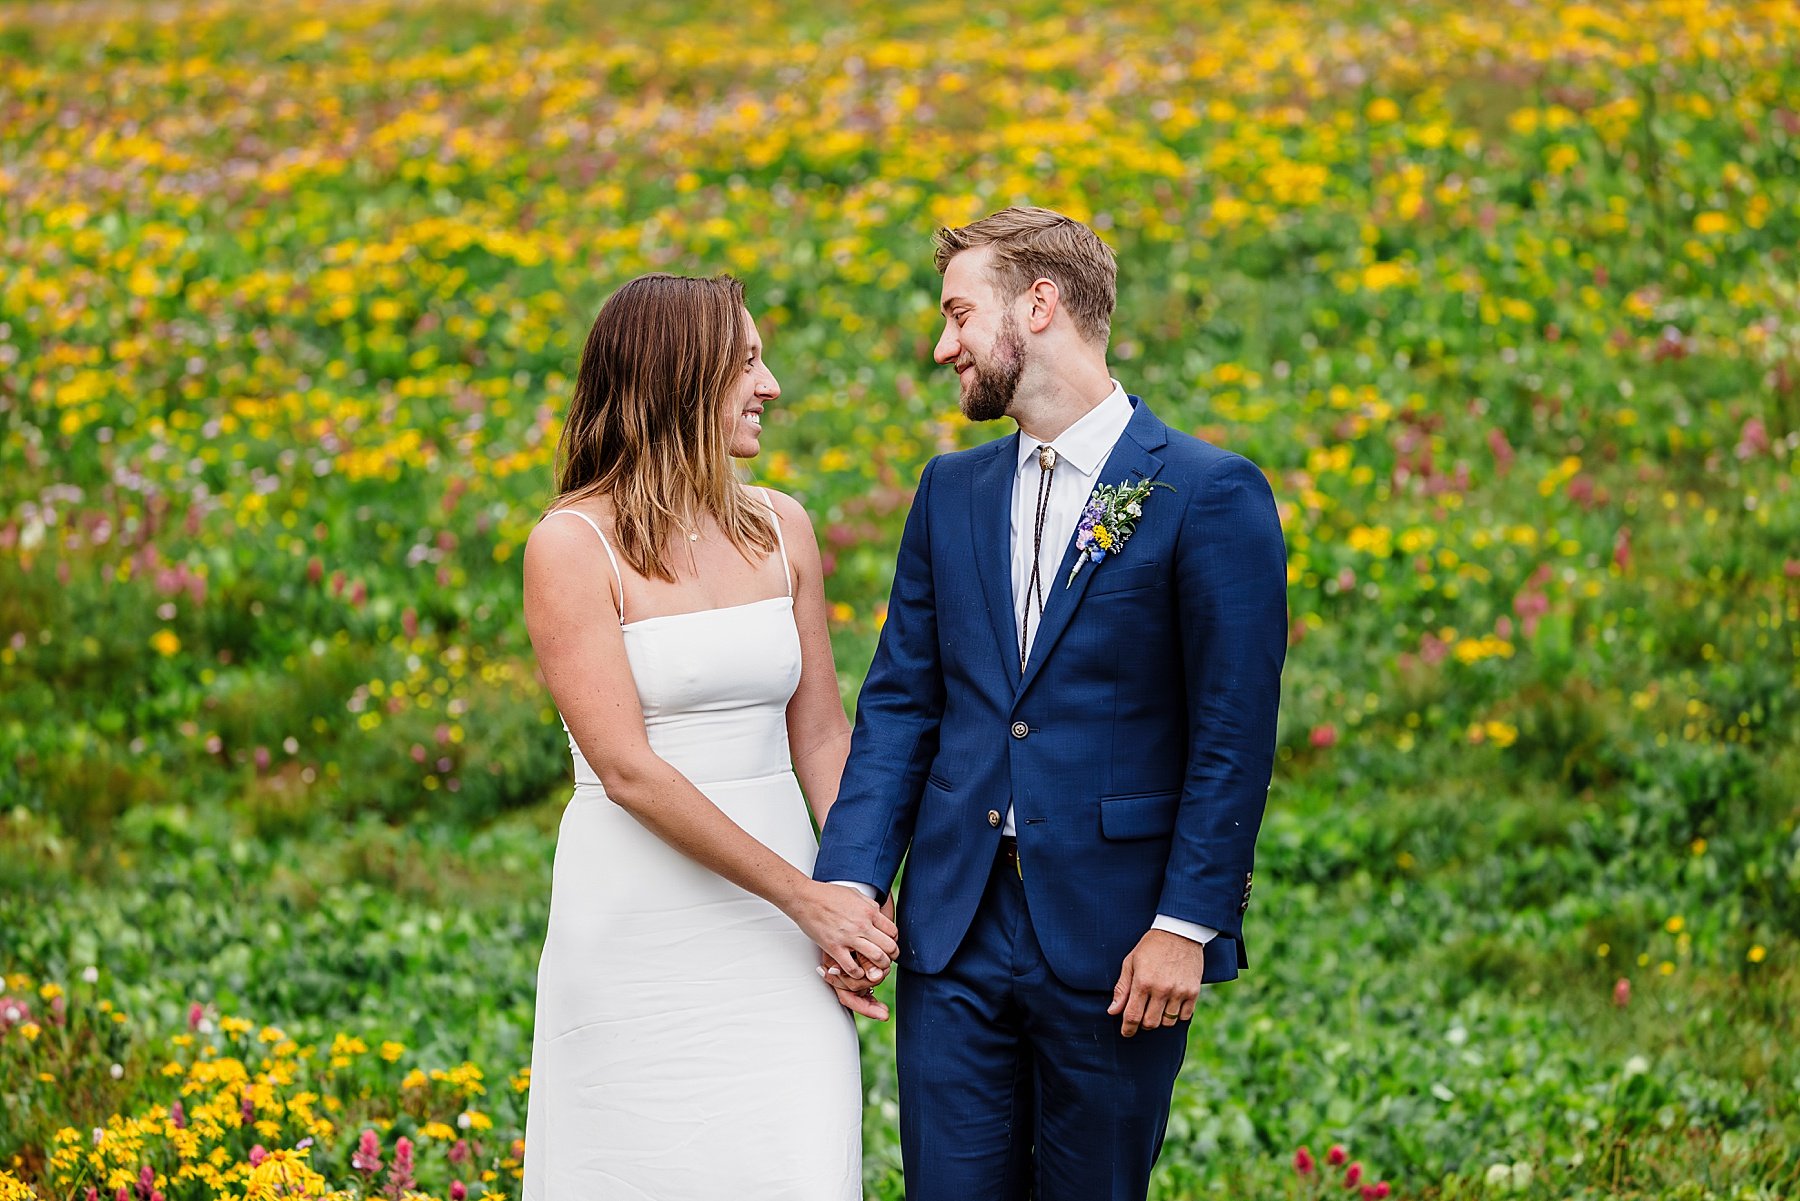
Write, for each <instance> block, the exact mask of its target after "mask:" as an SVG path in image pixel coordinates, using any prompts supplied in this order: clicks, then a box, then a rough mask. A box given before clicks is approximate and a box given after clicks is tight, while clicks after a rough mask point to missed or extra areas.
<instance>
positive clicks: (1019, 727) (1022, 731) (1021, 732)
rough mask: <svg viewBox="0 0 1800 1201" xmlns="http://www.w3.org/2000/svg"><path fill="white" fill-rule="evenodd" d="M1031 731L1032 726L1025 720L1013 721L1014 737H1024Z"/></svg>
mask: <svg viewBox="0 0 1800 1201" xmlns="http://www.w3.org/2000/svg"><path fill="white" fill-rule="evenodd" d="M1029 733H1031V727H1030V726H1028V725H1026V724H1025V723H1024V722H1022V721H1015V722H1014V723H1013V727H1012V736H1013V737H1014V738H1023V737H1025V735H1027V734H1029Z"/></svg>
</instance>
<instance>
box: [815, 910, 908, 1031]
mask: <svg viewBox="0 0 1800 1201" xmlns="http://www.w3.org/2000/svg"><path fill="white" fill-rule="evenodd" d="M881 913H882V916H884V917H886V918H887V919H888V921H890V922H892V921H893V920H894V896H893V894H892V893H889V894H888V898H887V901H886V902H885V903H883V905H882V906H881ZM896 929H898V927H896ZM863 966H864V968H865V970H864V971H863V974H862V975H861V976H851V975H847V974H846V973H845V972H844V971H843V970H842V969H841V968H840V967H839V966H838V965H837V963H836V962H834V961H833V959H832V957H831V952H829V951H821V952H819V976H820V978H821V979H823V980H824V981H825V983H827V984H829V985H831V989H832V993H833V994H834V995H835V996H836V997H837V1001H838V1004H839V1005H842V1006H843V1007H844V1008H845V1009H848V1010H849V1011H850V1012H851V1013H859V1014H861V1015H862V1016H863V1017H866V1018H873V1019H874V1020H875V1021H878V1022H885V1021H887V1020H888V1007H887V1005H886V1004H884V1003H883V1002H882V1001H880V1000H878V999H877V998H876V996H875V986H876V985H877V984H879V983H881V981H882V979H883V978H884V977H885V976H886V972H885V970H884V969H883V968H881V967H879V966H876V965H873V964H868V965H863Z"/></svg>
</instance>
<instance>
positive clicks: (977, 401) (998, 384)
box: [962, 313, 1025, 421]
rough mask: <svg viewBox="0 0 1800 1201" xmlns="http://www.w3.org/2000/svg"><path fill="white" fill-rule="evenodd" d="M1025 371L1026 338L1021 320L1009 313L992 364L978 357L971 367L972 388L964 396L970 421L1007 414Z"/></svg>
mask: <svg viewBox="0 0 1800 1201" xmlns="http://www.w3.org/2000/svg"><path fill="white" fill-rule="evenodd" d="M1024 371H1025V339H1023V338H1021V337H1020V336H1019V326H1018V323H1017V322H1015V321H1014V320H1013V318H1012V314H1011V313H1008V314H1007V315H1006V317H1005V319H1004V320H1002V321H1001V323H1000V335H999V337H998V338H996V339H995V340H994V357H993V362H992V364H991V365H989V364H983V363H981V362H979V361H978V362H976V363H975V364H974V366H973V367H971V368H970V369H969V376H970V382H969V389H968V391H967V392H965V393H964V394H963V396H962V412H963V416H964V417H967V418H968V419H969V420H970V421H998V420H1000V418H1002V417H1004V416H1006V411H1007V410H1008V409H1010V408H1011V407H1012V402H1013V395H1014V394H1015V393H1017V392H1018V390H1019V376H1020V375H1022V374H1023V373H1024Z"/></svg>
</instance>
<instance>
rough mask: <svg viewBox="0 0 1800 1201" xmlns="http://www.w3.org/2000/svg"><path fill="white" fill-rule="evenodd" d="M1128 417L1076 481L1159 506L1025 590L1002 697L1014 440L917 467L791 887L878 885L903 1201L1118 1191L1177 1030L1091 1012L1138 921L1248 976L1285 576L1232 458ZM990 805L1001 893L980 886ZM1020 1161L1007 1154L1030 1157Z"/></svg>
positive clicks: (1141, 930)
mask: <svg viewBox="0 0 1800 1201" xmlns="http://www.w3.org/2000/svg"><path fill="white" fill-rule="evenodd" d="M1133 403H1134V405H1135V406H1136V411H1135V412H1134V413H1133V414H1132V416H1131V420H1130V422H1129V424H1128V425H1127V426H1126V429H1125V433H1124V435H1123V436H1122V437H1121V438H1120V439H1119V441H1118V443H1117V444H1116V445H1115V446H1114V448H1113V450H1112V453H1111V455H1110V456H1109V457H1108V459H1107V461H1106V465H1105V467H1104V469H1103V470H1102V472H1101V477H1100V478H1101V481H1102V482H1103V483H1108V484H1116V483H1120V482H1122V481H1128V480H1134V479H1147V480H1155V481H1157V482H1159V483H1164V484H1169V485H1171V486H1172V487H1173V489H1174V491H1168V490H1165V489H1156V490H1154V491H1152V492H1151V493H1150V495H1149V497H1148V498H1147V499H1146V500H1145V501H1144V502H1143V516H1142V517H1141V518H1140V519H1139V521H1138V524H1137V529H1136V532H1135V533H1134V534H1133V536H1132V537H1131V539H1130V541H1128V542H1127V543H1126V544H1125V546H1124V548H1123V549H1122V550H1121V551H1120V552H1119V553H1118V554H1116V555H1111V556H1108V557H1107V558H1106V559H1105V560H1104V561H1102V562H1101V563H1099V564H1092V563H1090V564H1088V565H1086V566H1085V567H1083V568H1082V570H1081V573H1080V574H1079V575H1078V576H1077V577H1076V578H1075V582H1074V584H1073V585H1072V586H1068V587H1065V586H1064V581H1066V580H1067V579H1068V576H1069V570H1070V567H1071V566H1072V565H1073V563H1074V558H1075V552H1074V547H1073V544H1072V542H1071V545H1070V547H1069V548H1068V550H1067V552H1066V553H1065V554H1064V557H1063V561H1062V565H1061V567H1060V569H1059V570H1058V571H1057V573H1056V574H1055V575H1054V576H1053V577H1052V578H1051V581H1050V595H1049V597H1048V600H1047V606H1046V608H1045V610H1044V614H1043V620H1042V625H1041V626H1040V627H1039V630H1038V633H1037V636H1036V640H1035V642H1034V643H1033V645H1032V650H1031V655H1030V659H1029V662H1028V663H1027V666H1026V668H1025V671H1024V673H1023V675H1021V674H1020V671H1019V660H1018V646H1019V635H1018V630H1017V628H1016V619H1015V617H1014V614H1015V612H1016V606H1015V605H1014V603H1013V597H1012V585H1011V554H1012V550H1011V546H1010V534H1009V524H1010V511H1011V510H1010V507H1011V502H1012V488H1013V480H1014V475H1015V470H1016V466H1017V435H1014V436H1013V437H1009V438H1002V439H998V440H996V441H994V442H991V443H988V444H987V445H984V446H981V447H977V448H975V449H973V450H968V451H962V452H959V453H956V454H950V455H944V456H940V457H939V458H936V459H934V460H932V461H931V462H930V463H928V464H927V465H926V468H925V471H924V474H923V476H922V477H921V478H920V480H919V488H918V493H917V496H916V497H915V499H914V501H913V506H912V510H911V513H910V514H909V515H908V517H907V522H906V529H905V532H904V534H903V535H902V537H901V542H900V552H899V558H898V562H897V564H896V567H895V573H894V585H893V592H892V595H891V599H890V601H889V604H888V616H887V622H886V625H885V626H884V627H883V629H882V634H881V641H880V645H879V647H878V648H877V650H876V653H875V660H874V663H873V664H872V665H871V667H870V669H869V674H868V677H867V679H866V681H865V683H864V685H863V689H862V693H861V695H860V697H859V699H858V702H857V716H856V730H855V735H854V739H853V742H852V745H851V750H850V758H849V762H848V764H847V765H846V767H845V771H844V777H843V783H842V786H841V788H840V789H839V792H838V798H837V802H836V804H835V806H834V807H833V808H832V810H831V814H830V818H829V820H828V821H827V823H826V825H825V829H824V832H823V836H822V840H821V845H820V848H819V856H818V861H817V865H816V867H815V870H814V875H815V877H816V878H818V879H821V880H856V881H862V882H865V883H867V884H870V885H872V886H874V887H875V888H876V890H877V891H885V890H886V889H888V888H889V887H890V886H891V885H892V883H893V880H894V877H895V875H896V873H897V872H898V871H899V868H900V864H901V860H902V858H904V859H905V861H906V879H905V884H904V887H903V888H902V889H901V891H900V912H899V924H900V943H901V950H900V967H901V972H900V984H899V988H900V994H899V997H898V1006H897V1008H898V1013H897V1018H898V1022H899V1028H898V1033H899V1038H900V1087H901V1133H902V1142H903V1148H904V1150H905V1153H906V1172H907V1186H908V1196H909V1197H911V1198H913V1201H934V1199H936V1198H940V1197H941V1198H945V1199H946V1201H948V1199H949V1198H953V1197H954V1198H963V1197H983V1198H987V1197H1021V1198H1022V1197H1024V1196H1025V1195H1026V1192H1025V1190H1026V1189H1027V1188H1035V1195H1036V1196H1037V1198H1038V1199H1039V1201H1054V1199H1056V1198H1061V1197H1067V1198H1070V1199H1071V1201H1074V1199H1075V1198H1081V1199H1082V1201H1092V1199H1093V1198H1097V1197H1116V1198H1127V1197H1139V1198H1141V1197H1142V1196H1143V1193H1144V1189H1145V1188H1146V1187H1147V1182H1148V1178H1149V1171H1150V1167H1151V1165H1152V1164H1153V1163H1154V1161H1155V1158H1156V1155H1157V1153H1158V1150H1159V1148H1160V1145H1161V1137H1162V1130H1163V1125H1164V1123H1165V1122H1166V1119H1167V1110H1168V1102H1169V1095H1170V1090H1171V1089H1172V1087H1173V1082H1174V1077H1175V1073H1176V1071H1178V1070H1179V1067H1180V1062H1181V1056H1182V1053H1183V1052H1184V1050H1185V1045H1186V1042H1185V1038H1186V1032H1185V1027H1182V1026H1174V1027H1164V1028H1162V1029H1158V1030H1154V1031H1144V1032H1141V1033H1140V1034H1138V1035H1137V1036H1136V1037H1135V1038H1133V1039H1130V1040H1126V1039H1123V1038H1121V1037H1120V1036H1119V1033H1118V1026H1119V1019H1118V1018H1116V1017H1109V1016H1108V1015H1107V1014H1106V1006H1107V1003H1108V1001H1109V1000H1110V994H1111V990H1112V988H1113V985H1114V983H1115V982H1116V981H1117V979H1118V976H1119V970H1120V966H1121V964H1122V963H1123V961H1124V959H1125V957H1126V955H1127V954H1129V953H1130V952H1131V950H1132V948H1133V947H1135V946H1136V945H1137V943H1138V941H1139V940H1140V939H1141V938H1142V937H1143V936H1144V934H1145V932H1146V931H1148V930H1149V929H1150V924H1151V921H1152V919H1153V918H1154V917H1155V915H1156V914H1158V913H1162V914H1166V915H1168V916H1170V917H1175V918H1181V919H1184V920H1186V921H1190V922H1197V923H1200V924H1202V925H1206V926H1211V927H1213V928H1215V929H1217V930H1218V931H1219V937H1218V938H1216V939H1214V940H1213V941H1212V942H1211V943H1209V944H1208V946H1207V948H1206V957H1205V963H1206V968H1205V975H1204V979H1205V980H1206V981H1208V982H1216V981H1222V980H1228V979H1231V978H1232V977H1234V976H1236V975H1237V973H1238V971H1239V969H1241V968H1243V967H1246V966H1247V965H1248V958H1247V956H1246V954H1245V950H1244V933H1243V914H1244V911H1245V910H1246V909H1247V908H1248V905H1249V897H1250V888H1251V870H1252V859H1253V855H1254V850H1255V843H1256V833H1257V828H1258V826H1259V825H1260V823H1261V820H1262V813H1263V806H1264V802H1265V800H1266V798H1267V793H1268V787H1269V777H1270V771H1271V767H1272V762H1273V756H1274V748H1275V720H1276V709H1277V705H1278V702H1279V697H1280V684H1281V667H1282V661H1283V658H1284V655H1285V652H1286V646H1287V605H1286V587H1287V575H1286V555H1285V550H1284V547H1283V543H1282V537H1281V527H1280V521H1279V518H1278V516H1277V514H1276V510H1275V503H1274V498H1273V496H1272V494H1271V493H1270V490H1269V486H1268V483H1267V481H1266V480H1265V479H1264V478H1263V476H1262V473H1261V472H1260V471H1259V470H1257V468H1256V467H1255V465H1253V464H1252V463H1250V462H1249V461H1248V460H1246V459H1244V458H1242V457H1241V456H1238V455H1234V454H1231V453H1229V452H1226V451H1223V450H1220V449H1219V448H1217V447H1215V446H1212V445H1210V444H1208V443H1205V442H1202V441H1200V440H1198V439H1195V438H1192V437H1189V436H1188V435H1186V434H1183V433H1180V432H1179V431H1174V430H1171V429H1169V427H1167V426H1166V425H1164V424H1163V423H1162V422H1161V421H1160V420H1158V419H1157V418H1156V417H1155V415H1153V414H1152V413H1151V412H1150V409H1149V407H1148V406H1147V405H1145V404H1143V403H1142V402H1140V401H1137V400H1136V398H1133ZM1009 804H1011V805H1012V806H1013V808H1014V813H1015V817H1016V823H1017V830H1018V858H1019V870H1018V872H1017V873H1016V874H1015V873H1014V872H1013V871H1012V870H1010V869H1008V870H1007V871H1006V872H1004V873H1001V872H997V871H996V870H995V863H996V853H997V849H998V846H999V839H1000V830H999V828H998V824H999V823H998V817H997V815H998V814H1003V813H1005V812H1006V809H1007V806H1008V805H1009ZM1034 1144H1035V1151H1034Z"/></svg>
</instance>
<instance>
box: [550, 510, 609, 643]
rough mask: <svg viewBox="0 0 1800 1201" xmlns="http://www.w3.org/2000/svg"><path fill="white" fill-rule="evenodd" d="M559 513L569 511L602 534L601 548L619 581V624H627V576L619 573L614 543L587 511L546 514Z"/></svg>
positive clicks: (555, 512) (595, 531)
mask: <svg viewBox="0 0 1800 1201" xmlns="http://www.w3.org/2000/svg"><path fill="white" fill-rule="evenodd" d="M558 513H567V514H569V515H570V516H571V517H579V518H581V519H582V520H583V521H585V522H587V523H588V525H589V526H590V527H592V529H593V531H594V533H596V534H599V535H600V549H601V550H603V551H605V552H606V561H607V562H608V563H611V564H612V569H613V579H615V580H617V581H618V582H619V624H620V625H624V624H625V577H624V576H623V575H621V574H620V573H619V561H618V560H617V559H615V558H613V549H612V543H610V542H608V541H607V540H606V534H605V532H604V531H603V530H601V528H600V524H599V523H598V522H597V521H595V520H594V519H593V518H592V517H589V516H588V515H587V514H586V513H583V512H582V511H581V510H580V509H555V510H552V511H551V512H550V513H548V514H546V516H549V517H555V516H556V515H557V514H558Z"/></svg>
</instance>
